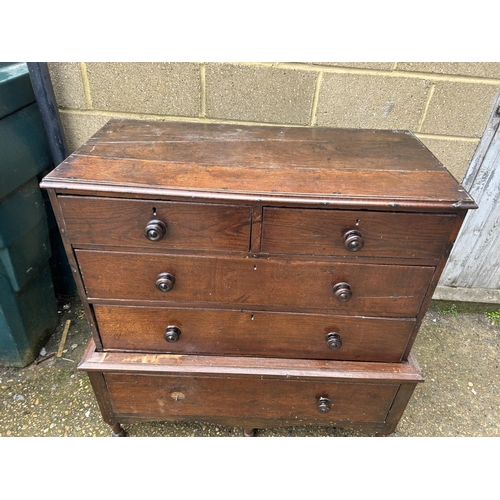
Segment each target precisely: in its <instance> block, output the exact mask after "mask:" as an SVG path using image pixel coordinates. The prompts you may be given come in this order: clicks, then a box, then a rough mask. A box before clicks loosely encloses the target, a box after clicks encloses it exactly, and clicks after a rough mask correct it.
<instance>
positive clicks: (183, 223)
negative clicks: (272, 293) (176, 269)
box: [59, 196, 251, 252]
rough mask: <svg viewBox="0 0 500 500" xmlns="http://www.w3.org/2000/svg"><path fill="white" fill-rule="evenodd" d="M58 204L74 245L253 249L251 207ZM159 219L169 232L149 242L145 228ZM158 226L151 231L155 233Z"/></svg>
mask: <svg viewBox="0 0 500 500" xmlns="http://www.w3.org/2000/svg"><path fill="white" fill-rule="evenodd" d="M59 202H60V203H61V207H62V210H63V214H64V220H65V223H66V228H67V231H68V237H69V240H70V241H71V243H72V244H73V245H78V244H79V243H87V244H98V245H109V246H130V247H146V248H158V249H166V248H169V249H193V250H194V249H197V250H221V251H222V250H224V251H238V252H245V251H248V248H249V245H250V224H251V210H250V208H249V207H244V206H243V207H242V206H232V205H210V204H196V203H176V202H165V201H154V200H151V201H147V200H121V199H111V198H89V197H85V196H82V197H78V196H60V197H59ZM155 220H159V221H161V222H163V224H164V225H165V228H166V231H165V233H164V235H163V236H162V237H161V236H160V237H161V239H156V240H155V241H151V240H149V239H148V238H147V237H146V235H145V233H146V227H147V226H148V224H149V223H150V222H151V221H155ZM155 224H157V223H153V224H152V225H150V226H149V228H150V229H153V231H154V229H155V228H154V225H155ZM159 232H160V233H161V232H162V231H161V229H160V231H159ZM156 234H158V230H157V233H156ZM150 236H151V237H153V238H154V237H155V236H156V235H155V234H154V233H150ZM156 237H158V236H156Z"/></svg>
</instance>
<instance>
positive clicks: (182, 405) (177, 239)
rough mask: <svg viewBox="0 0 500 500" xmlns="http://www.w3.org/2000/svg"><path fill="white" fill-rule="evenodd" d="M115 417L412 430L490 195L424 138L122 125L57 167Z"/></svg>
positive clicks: (54, 187) (88, 366) (93, 370)
mask: <svg viewBox="0 0 500 500" xmlns="http://www.w3.org/2000/svg"><path fill="white" fill-rule="evenodd" d="M42 187H43V188H45V189H47V190H48V192H49V195H50V199H51V202H52V204H53V207H54V211H55V213H56V215H57V220H58V224H59V228H60V231H61V233H62V236H63V240H64V243H65V246H66V251H67V253H68V257H69V260H70V262H71V264H72V268H73V272H74V274H75V278H76V282H77V285H78V290H79V294H80V297H81V299H82V303H83V305H84V309H85V312H86V315H87V318H88V321H89V323H90V325H91V328H92V333H93V339H92V342H91V343H90V345H89V347H88V349H87V352H86V354H85V356H84V358H83V360H82V362H81V364H80V369H81V370H84V371H86V372H87V373H88V375H89V377H90V380H91V383H92V386H93V388H94V391H95V394H96V397H97V400H98V403H99V407H100V409H101V411H102V415H103V418H104V419H105V421H106V422H107V423H109V424H110V425H111V426H112V428H113V433H114V434H115V435H119V434H123V429H122V427H121V425H120V424H126V423H132V422H139V421H147V420H202V421H208V422H218V423H221V424H223V425H230V426H240V427H242V428H244V429H246V431H245V432H246V434H251V433H252V430H253V429H255V428H263V427H276V426H291V425H297V424H301V425H309V424H310V425H328V426H338V427H350V428H356V429H361V430H363V431H365V432H367V433H377V434H388V433H391V432H393V431H394V429H395V427H396V425H397V423H398V421H399V419H400V417H401V415H402V413H403V411H404V409H405V407H406V405H407V403H408V401H409V399H410V397H411V395H412V392H413V390H414V388H415V386H416V384H417V383H419V382H421V381H422V380H423V376H422V374H421V372H420V369H419V367H418V365H417V362H416V360H415V358H414V356H413V355H412V353H411V348H412V344H413V342H414V339H415V336H416V334H417V331H418V328H419V326H420V323H421V320H422V317H423V315H424V314H425V311H426V309H427V307H428V305H429V302H430V300H431V297H432V293H433V291H434V288H435V286H436V284H437V282H438V279H439V276H440V274H441V271H442V269H443V267H444V264H445V262H446V259H447V257H448V255H449V253H450V250H451V248H452V245H453V242H454V240H455V238H456V236H457V233H458V231H459V229H460V226H461V224H462V221H463V219H464V217H465V215H466V212H467V210H468V209H471V208H475V204H474V202H473V200H472V199H471V198H470V197H469V195H468V194H467V193H466V192H465V191H464V190H463V189H462V187H461V186H460V185H459V184H458V183H457V182H456V181H455V180H454V179H453V177H452V176H451V175H450V174H449V173H448V172H447V171H446V169H444V167H443V166H442V165H441V164H440V163H439V162H438V161H437V160H436V158H435V157H434V156H433V155H432V154H431V153H430V152H429V151H428V150H427V149H426V148H425V147H424V146H423V145H422V143H421V142H420V141H418V140H417V139H416V138H415V137H414V136H413V135H412V134H411V133H409V132H404V131H381V130H379V131H373V130H336V129H321V128H300V127H297V128H292V127H290V128H285V127H259V126H237V125H221V124H194V123H173V122H146V121H133V120H112V121H110V122H108V124H107V125H106V126H105V127H103V128H102V129H101V130H100V131H99V132H98V133H97V134H95V135H94V136H93V137H92V138H91V139H90V140H89V141H88V142H87V143H86V144H85V145H83V146H81V147H80V148H79V149H78V150H77V151H75V153H73V154H72V155H71V156H70V157H69V158H67V159H66V160H65V161H64V162H63V163H62V164H61V165H59V166H58V167H57V168H56V169H55V170H54V171H52V172H51V173H50V174H49V175H48V176H46V177H45V178H44V179H43V181H42Z"/></svg>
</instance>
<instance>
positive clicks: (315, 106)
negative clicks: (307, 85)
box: [310, 71, 323, 127]
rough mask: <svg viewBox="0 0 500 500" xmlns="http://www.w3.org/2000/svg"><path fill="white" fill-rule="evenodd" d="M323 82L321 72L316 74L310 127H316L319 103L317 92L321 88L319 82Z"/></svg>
mask: <svg viewBox="0 0 500 500" xmlns="http://www.w3.org/2000/svg"><path fill="white" fill-rule="evenodd" d="M322 81H323V72H321V71H320V72H319V73H318V78H317V79H316V87H315V89H314V97H313V103H312V106H311V121H310V125H311V127H314V126H315V125H316V121H317V115H318V101H319V91H320V88H321V82H322Z"/></svg>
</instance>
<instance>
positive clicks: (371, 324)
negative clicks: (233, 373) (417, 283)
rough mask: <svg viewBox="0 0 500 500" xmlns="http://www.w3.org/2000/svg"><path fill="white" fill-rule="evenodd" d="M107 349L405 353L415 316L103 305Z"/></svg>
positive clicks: (373, 357)
mask: <svg viewBox="0 0 500 500" xmlns="http://www.w3.org/2000/svg"><path fill="white" fill-rule="evenodd" d="M94 313H95V316H96V319H97V324H98V329H99V333H100V336H101V340H102V345H103V348H104V349H106V350H122V351H142V352H164V353H177V354H210V355H225V354H227V355H234V356H236V355H240V356H269V357H282V358H302V359H337V360H351V361H381V362H398V361H401V358H402V355H403V353H404V351H405V348H406V345H407V343H408V340H409V338H410V335H411V333H412V331H413V328H414V326H415V319H409V318H402V319H384V318H369V317H358V316H354V317H348V316H328V315H322V314H297V313H288V314H287V313H279V312H276V313H275V312H264V311H248V310H241V311H232V310H221V309H179V308H149V307H120V306H106V305H95V306H94Z"/></svg>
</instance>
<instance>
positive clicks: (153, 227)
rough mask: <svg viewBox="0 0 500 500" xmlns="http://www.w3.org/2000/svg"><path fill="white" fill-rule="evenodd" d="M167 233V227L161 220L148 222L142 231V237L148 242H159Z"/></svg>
mask: <svg viewBox="0 0 500 500" xmlns="http://www.w3.org/2000/svg"><path fill="white" fill-rule="evenodd" d="M166 232H167V226H166V225H165V224H164V223H163V222H162V221H161V220H157V219H154V220H150V221H149V222H148V223H147V225H146V228H145V229H144V236H146V238H147V239H148V240H149V241H160V240H161V239H162V238H163V236H165V233H166Z"/></svg>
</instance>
